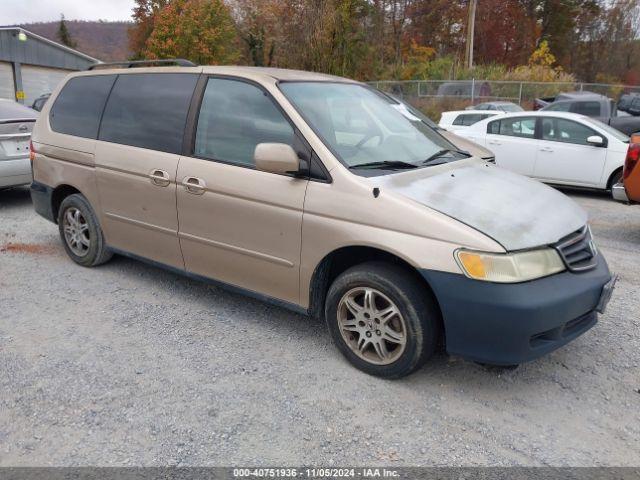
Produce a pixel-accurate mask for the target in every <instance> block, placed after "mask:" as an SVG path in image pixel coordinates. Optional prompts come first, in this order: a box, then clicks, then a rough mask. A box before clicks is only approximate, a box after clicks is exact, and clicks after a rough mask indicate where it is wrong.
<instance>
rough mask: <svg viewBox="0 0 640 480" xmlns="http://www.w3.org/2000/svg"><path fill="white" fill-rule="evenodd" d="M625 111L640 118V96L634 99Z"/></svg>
mask: <svg viewBox="0 0 640 480" xmlns="http://www.w3.org/2000/svg"><path fill="white" fill-rule="evenodd" d="M625 111H626V112H627V113H629V114H630V115H634V116H640V96H637V97H635V98H632V99H631V102H630V103H629V105H628V107H627V108H626V110H625Z"/></svg>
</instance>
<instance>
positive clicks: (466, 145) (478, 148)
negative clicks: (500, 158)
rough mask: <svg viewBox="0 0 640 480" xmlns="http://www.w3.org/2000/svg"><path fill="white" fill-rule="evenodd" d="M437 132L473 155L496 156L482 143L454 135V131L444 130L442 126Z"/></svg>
mask: <svg viewBox="0 0 640 480" xmlns="http://www.w3.org/2000/svg"><path fill="white" fill-rule="evenodd" d="M438 133H439V134H440V135H442V136H443V137H444V138H446V139H447V140H449V141H450V142H451V143H453V144H454V145H455V146H456V147H458V148H459V149H460V150H466V151H467V152H469V153H470V154H471V155H473V156H474V157H478V158H483V159H487V158H496V156H495V155H494V153H493V152H492V151H491V150H489V149H487V148H485V147H483V146H482V145H478V144H477V143H476V142H472V141H471V140H467V139H466V138H464V137H461V136H460V135H456V134H455V133H453V132H450V131H449V130H445V129H444V128H443V129H440V130H438Z"/></svg>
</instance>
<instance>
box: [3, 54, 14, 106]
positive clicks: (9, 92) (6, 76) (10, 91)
mask: <svg viewBox="0 0 640 480" xmlns="http://www.w3.org/2000/svg"><path fill="white" fill-rule="evenodd" d="M0 98H10V99H11V100H15V90H14V88H13V68H12V67H11V64H10V63H8V62H0Z"/></svg>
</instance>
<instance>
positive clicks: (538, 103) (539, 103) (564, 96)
mask: <svg viewBox="0 0 640 480" xmlns="http://www.w3.org/2000/svg"><path fill="white" fill-rule="evenodd" d="M599 97H602V95H600V94H599V93H596V92H589V91H587V90H584V91H582V90H581V91H577V92H562V93H559V94H558V95H554V96H552V97H541V98H536V99H535V100H534V104H533V109H534V110H540V109H542V108H544V107H547V106H549V105H551V104H552V103H554V102H561V101H565V100H588V99H590V98H599Z"/></svg>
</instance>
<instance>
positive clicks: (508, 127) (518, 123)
mask: <svg viewBox="0 0 640 480" xmlns="http://www.w3.org/2000/svg"><path fill="white" fill-rule="evenodd" d="M498 133H499V134H500V135H507V136H509V137H523V138H533V137H534V136H535V133H536V119H535V118H533V117H516V118H503V119H502V120H500V131H499V132H498Z"/></svg>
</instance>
